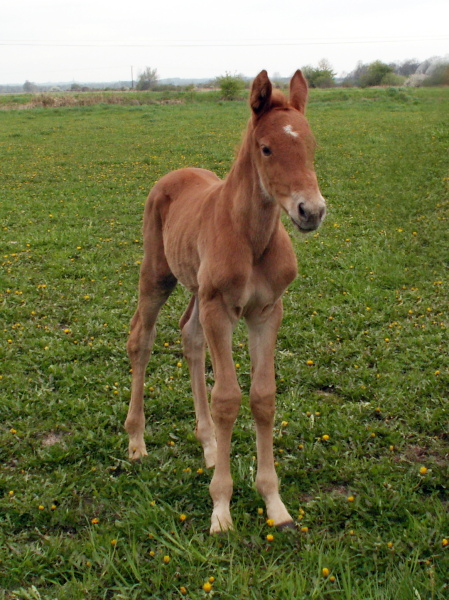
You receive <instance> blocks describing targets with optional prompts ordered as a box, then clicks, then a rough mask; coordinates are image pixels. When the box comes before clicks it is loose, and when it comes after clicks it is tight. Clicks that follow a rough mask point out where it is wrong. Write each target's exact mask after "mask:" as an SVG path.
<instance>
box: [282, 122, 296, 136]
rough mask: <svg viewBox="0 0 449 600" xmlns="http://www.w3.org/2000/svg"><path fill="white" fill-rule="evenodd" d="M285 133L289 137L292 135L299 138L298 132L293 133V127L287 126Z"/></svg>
mask: <svg viewBox="0 0 449 600" xmlns="http://www.w3.org/2000/svg"><path fill="white" fill-rule="evenodd" d="M283 129H284V131H285V133H287V134H288V135H292V136H293V137H298V132H297V131H293V128H292V126H291V125H286V126H285V127H283Z"/></svg>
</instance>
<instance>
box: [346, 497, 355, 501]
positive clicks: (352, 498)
mask: <svg viewBox="0 0 449 600" xmlns="http://www.w3.org/2000/svg"><path fill="white" fill-rule="evenodd" d="M347 500H348V502H354V500H355V498H354V496H348V498H347Z"/></svg>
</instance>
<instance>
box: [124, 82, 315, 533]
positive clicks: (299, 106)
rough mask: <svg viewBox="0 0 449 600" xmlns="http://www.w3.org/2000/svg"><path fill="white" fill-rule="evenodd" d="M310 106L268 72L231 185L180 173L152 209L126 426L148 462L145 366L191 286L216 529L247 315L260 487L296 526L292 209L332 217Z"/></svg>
mask: <svg viewBox="0 0 449 600" xmlns="http://www.w3.org/2000/svg"><path fill="white" fill-rule="evenodd" d="M306 102H307V83H306V81H305V79H304V77H303V75H302V73H301V71H299V70H298V71H296V73H295V74H294V76H293V78H292V79H291V82H290V99H289V100H287V99H286V98H285V97H284V95H283V94H281V93H280V92H278V91H275V90H272V85H271V82H270V80H269V79H268V76H267V72H266V71H261V73H259V75H258V76H257V77H256V79H255V80H254V82H253V85H252V88H251V95H250V106H251V111H252V114H251V118H250V120H249V123H248V127H247V130H246V134H245V136H244V139H243V143H242V145H241V148H240V151H239V153H238V156H237V158H236V160H235V162H234V164H233V166H232V168H231V171H230V173H229V174H228V176H227V177H226V179H225V180H224V181H222V180H220V179H219V178H218V177H217V176H216V175H215V174H214V173H212V172H211V171H207V170H204V169H195V168H187V169H180V170H177V171H172V172H171V173H168V174H167V175H165V176H164V177H162V179H160V180H159V182H158V183H156V185H155V186H154V187H153V189H152V190H151V192H150V194H149V196H148V199H147V202H146V206H145V213H144V225H143V238H144V257H143V262H142V267H141V273H140V281H139V291H140V293H139V302H138V308H137V310H136V313H135V314H134V317H133V319H132V322H131V334H130V336H129V340H128V345H127V350H128V354H129V357H130V360H131V366H132V392H131V402H130V406H129V411H128V416H127V419H126V422H125V428H126V431H127V432H128V434H129V456H130V458H132V459H139V458H141V457H142V456H145V455H146V454H147V451H146V448H145V442H144V439H143V434H144V429H145V417H144V410H143V388H144V377H145V369H146V365H147V363H148V360H149V357H150V352H151V348H152V345H153V342H154V337H155V322H156V318H157V315H158V313H159V310H160V308H161V307H162V305H163V304H164V302H165V301H166V300H167V298H168V297H169V295H170V293H171V292H172V290H173V288H174V287H175V285H176V282H177V281H178V280H179V281H180V282H181V283H182V284H183V285H184V286H185V287H186V288H187V289H188V290H189V291H190V292H191V293H192V298H191V300H190V303H189V305H188V307H187V310H186V311H185V313H184V315H183V316H182V318H181V321H180V326H181V329H182V340H183V349H184V355H185V358H186V361H187V363H188V366H189V370H190V377H191V384H192V392H193V397H194V401H195V413H196V432H195V433H196V437H197V439H198V440H199V441H200V442H201V444H202V446H203V451H204V457H205V461H206V466H207V467H213V466H215V472H214V475H213V477H212V481H211V484H210V494H211V497H212V500H213V512H212V519H211V528H210V532H211V533H217V532H220V531H225V530H227V529H230V528H232V518H231V513H230V508H229V503H230V499H231V495H232V485H233V482H232V478H231V472H230V446H231V435H232V428H233V425H234V421H235V419H236V417H237V413H238V411H239V407H240V400H241V391H240V388H239V385H238V382H237V377H236V373H235V368H234V362H233V358H232V349H231V346H232V333H233V330H234V327H235V325H236V323H237V321H238V320H239V319H240V317H243V318H244V319H245V321H246V324H247V327H248V333H249V351H250V356H251V372H252V382H251V390H250V405H251V410H252V413H253V416H254V419H255V423H256V435H257V459H258V463H257V476H256V487H257V489H258V491H259V492H260V493H261V495H262V496H263V498H264V500H265V503H266V508H267V514H268V517H269V518H270V519H273V521H274V523H275V524H276V525H279V526H293V520H292V517H291V516H290V515H289V513H288V511H287V509H286V508H285V506H284V504H283V502H282V500H281V498H280V496H279V492H278V479H277V475H276V472H275V468H274V459H273V431H272V430H273V422H274V405H275V389H276V388H275V373H274V350H275V344H276V336H277V332H278V329H279V326H280V323H281V319H282V300H281V296H282V293H283V292H284V290H285V289H286V287H287V286H288V285H289V284H290V282H291V281H292V280H293V279H294V278H295V276H296V274H297V266H296V257H295V254H294V252H293V248H292V244H291V241H290V238H289V236H288V235H287V233H286V231H285V229H284V226H283V225H282V223H281V221H280V213H281V209H284V211H285V212H287V214H288V215H289V217H290V218H291V220H292V221H293V223H294V224H295V225H296V227H297V228H298V229H299V230H300V231H303V232H307V231H313V230H314V229H316V228H317V227H318V226H319V225H320V223H321V221H322V220H323V218H324V215H325V210H326V208H325V206H326V205H325V201H324V199H323V197H322V196H321V193H320V190H319V188H318V183H317V178H316V175H315V171H314V166H313V159H314V149H315V141H314V138H313V135H312V133H311V131H310V128H309V125H308V123H307V120H306V118H305V116H304V111H305V106H306ZM206 344H207V346H208V348H209V351H210V354H211V358H212V365H213V371H214V379H215V385H214V387H213V389H212V394H211V410H209V404H208V399H207V390H206V383H205V375H204V369H205V350H206Z"/></svg>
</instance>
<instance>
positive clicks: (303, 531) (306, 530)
mask: <svg viewBox="0 0 449 600" xmlns="http://www.w3.org/2000/svg"><path fill="white" fill-rule="evenodd" d="M308 531H309V528H308V527H306V526H304V527H301V533H308Z"/></svg>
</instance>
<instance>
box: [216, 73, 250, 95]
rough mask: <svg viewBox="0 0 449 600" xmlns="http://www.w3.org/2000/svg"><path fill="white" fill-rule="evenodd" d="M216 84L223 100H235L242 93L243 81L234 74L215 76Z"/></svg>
mask: <svg viewBox="0 0 449 600" xmlns="http://www.w3.org/2000/svg"><path fill="white" fill-rule="evenodd" d="M217 84H218V86H219V88H220V90H221V93H222V97H223V99H224V100H237V98H239V97H240V96H241V94H242V91H243V88H244V87H245V82H244V81H243V79H242V78H241V77H239V76H236V75H230V74H229V73H226V75H224V76H222V77H218V78H217Z"/></svg>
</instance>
